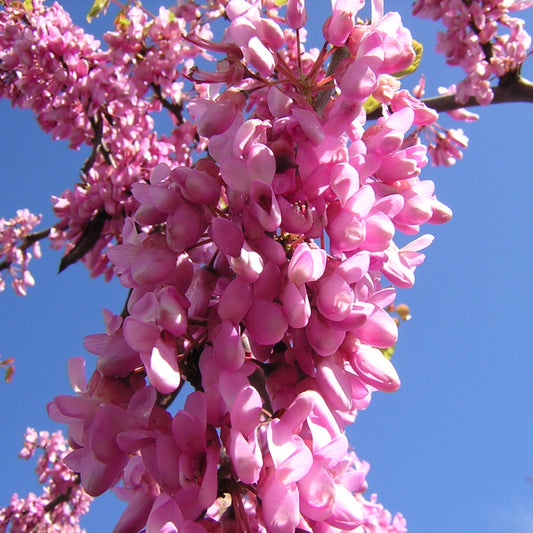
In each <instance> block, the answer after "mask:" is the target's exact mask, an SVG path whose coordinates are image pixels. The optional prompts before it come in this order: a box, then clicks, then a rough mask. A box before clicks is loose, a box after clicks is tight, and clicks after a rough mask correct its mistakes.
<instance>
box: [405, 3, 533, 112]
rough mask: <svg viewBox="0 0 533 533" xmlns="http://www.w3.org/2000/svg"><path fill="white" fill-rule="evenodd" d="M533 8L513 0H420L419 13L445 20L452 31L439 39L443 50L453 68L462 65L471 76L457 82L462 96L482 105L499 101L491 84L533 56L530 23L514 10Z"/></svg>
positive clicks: (415, 10) (460, 99) (416, 8)
mask: <svg viewBox="0 0 533 533" xmlns="http://www.w3.org/2000/svg"><path fill="white" fill-rule="evenodd" d="M531 5H533V2H530V1H518V2H510V1H508V0H472V1H468V2H467V1H463V0H445V1H436V0H417V1H416V2H415V4H414V7H413V13H414V14H415V15H417V16H419V17H423V18H431V19H433V20H438V19H440V20H441V21H442V23H443V24H444V26H445V27H446V31H445V32H440V33H439V35H438V44H437V51H438V52H440V53H442V54H444V55H445V56H446V58H447V63H448V64H449V65H458V66H460V67H461V68H463V70H464V71H465V73H466V78H465V79H464V80H463V81H461V82H460V83H459V84H457V93H456V98H457V101H458V102H461V103H466V102H467V101H468V99H469V98H470V97H474V98H475V99H476V101H477V102H478V103H479V104H481V105H487V104H490V102H491V101H492V99H493V96H494V94H493V91H492V89H491V82H493V81H495V80H498V79H501V78H503V77H505V76H506V75H507V74H509V73H515V72H517V71H518V70H519V68H520V66H521V65H522V63H523V62H524V61H525V59H526V58H527V56H528V55H529V53H530V48H531V37H530V36H529V34H528V33H527V32H526V31H525V29H524V21H523V20H521V19H519V18H516V17H512V16H510V12H512V11H518V10H521V9H525V8H527V7H530V6H531Z"/></svg>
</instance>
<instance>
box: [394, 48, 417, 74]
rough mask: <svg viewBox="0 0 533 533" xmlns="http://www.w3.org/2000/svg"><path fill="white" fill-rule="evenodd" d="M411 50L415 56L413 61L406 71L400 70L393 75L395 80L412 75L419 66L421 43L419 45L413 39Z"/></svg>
mask: <svg viewBox="0 0 533 533" xmlns="http://www.w3.org/2000/svg"><path fill="white" fill-rule="evenodd" d="M413 50H414V51H415V54H416V55H415V59H414V61H413V62H412V63H411V64H410V65H409V66H408V67H407V68H406V69H404V70H402V71H401V72H396V73H395V74H394V77H395V78H404V77H405V76H409V74H412V73H413V72H414V71H415V70H416V69H417V68H418V67H419V66H420V60H421V59H422V52H423V51H424V47H423V46H422V43H419V42H418V41H415V40H414V39H413Z"/></svg>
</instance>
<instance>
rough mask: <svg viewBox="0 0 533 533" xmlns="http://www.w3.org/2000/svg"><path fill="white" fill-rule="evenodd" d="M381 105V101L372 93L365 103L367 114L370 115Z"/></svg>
mask: <svg viewBox="0 0 533 533" xmlns="http://www.w3.org/2000/svg"><path fill="white" fill-rule="evenodd" d="M380 105H381V102H378V101H377V100H376V99H375V98H374V97H373V96H372V95H370V96H369V97H368V98H367V99H366V100H365V103H364V104H363V107H364V108H365V111H366V114H367V115H369V114H370V113H372V111H375V110H376V109H377V108H378V107H379V106H380Z"/></svg>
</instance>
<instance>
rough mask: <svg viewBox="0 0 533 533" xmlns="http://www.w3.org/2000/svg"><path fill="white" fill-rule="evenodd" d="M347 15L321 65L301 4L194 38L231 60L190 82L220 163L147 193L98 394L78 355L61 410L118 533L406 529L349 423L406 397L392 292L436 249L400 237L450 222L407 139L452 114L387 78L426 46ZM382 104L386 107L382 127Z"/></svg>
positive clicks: (80, 467) (194, 109)
mask: <svg viewBox="0 0 533 533" xmlns="http://www.w3.org/2000/svg"><path fill="white" fill-rule="evenodd" d="M271 4H272V5H271ZM355 4H357V5H355ZM361 4H362V3H361ZM332 5H333V9H332V15H331V17H330V18H329V19H328V20H327V21H326V23H325V25H324V35H325V37H326V39H327V41H326V43H325V45H324V47H323V49H322V51H321V52H319V51H310V52H305V50H304V47H303V39H302V37H303V32H301V31H300V29H301V28H302V26H303V25H304V23H305V20H306V11H305V5H304V2H303V1H302V0H295V1H291V0H289V1H288V2H287V6H286V8H284V9H285V10H284V11H283V10H277V9H276V8H275V7H274V3H271V2H266V3H265V7H268V10H263V9H262V5H261V2H258V1H246V0H230V1H229V2H227V5H226V6H225V14H226V16H227V18H228V19H229V21H230V23H229V27H228V29H227V31H226V32H225V35H224V38H223V40H222V42H213V41H209V40H206V39H204V38H203V37H202V36H201V35H198V34H197V33H192V34H190V35H187V36H186V37H185V39H186V40H187V42H193V43H195V44H196V45H197V46H199V47H200V46H201V47H204V48H205V49H206V51H207V52H209V53H218V54H222V59H221V60H220V61H219V62H218V63H217V67H216V68H217V70H216V72H212V73H209V72H208V71H199V69H197V68H192V69H191V71H190V72H189V73H188V74H187V76H188V77H189V78H191V79H193V80H196V82H197V85H196V89H197V90H196V97H195V98H193V99H191V100H190V102H189V103H188V104H186V108H187V113H188V115H189V116H190V117H191V118H192V119H193V121H194V123H195V126H196V132H197V134H198V143H199V145H201V146H204V147H205V148H206V153H205V154H200V155H198V156H197V157H195V158H194V160H190V161H189V160H188V161H186V162H183V163H182V164H179V165H170V164H169V163H168V161H166V160H165V158H162V159H160V160H159V164H157V165H156V166H154V168H153V170H152V172H151V174H150V178H149V180H145V181H144V180H140V181H137V182H135V183H133V184H132V185H131V193H132V203H134V204H135V205H136V209H135V210H134V211H132V212H131V213H127V216H126V217H125V221H124V225H123V228H122V230H121V242H120V244H118V245H116V246H114V247H112V248H110V249H109V250H108V252H107V253H108V257H109V259H110V260H111V262H112V263H113V265H114V273H115V274H116V275H117V276H118V277H119V279H120V281H121V283H122V285H124V286H125V287H127V288H128V289H130V294H129V297H128V302H127V306H126V308H125V310H124V312H123V313H122V314H121V315H115V314H113V313H112V312H110V311H104V319H105V324H106V333H102V334H96V335H90V336H88V337H87V338H86V340H85V346H86V348H87V349H88V350H89V351H90V352H92V353H93V354H95V355H96V356H97V361H96V370H95V372H94V373H93V374H92V377H91V378H90V379H89V381H88V382H86V380H85V370H84V362H83V360H82V359H81V358H75V359H73V360H72V361H71V362H70V366H69V374H70V378H71V383H72V385H73V388H74V391H75V392H76V393H77V395H76V396H66V395H63V396H58V397H57V398H56V399H55V400H54V401H53V402H52V403H50V404H49V407H48V410H49V414H50V416H51V417H52V418H53V419H54V420H56V421H59V422H62V423H66V424H68V426H69V442H70V444H71V446H72V448H73V451H72V452H71V453H70V454H69V455H68V456H67V457H66V458H65V463H66V464H67V465H68V466H69V467H70V468H71V469H72V470H73V471H75V472H79V473H80V476H81V483H82V485H83V487H84V489H85V490H86V491H87V492H88V493H89V494H91V495H93V496H97V495H100V494H102V493H103V492H105V491H107V490H109V489H112V488H114V490H115V491H116V493H117V494H118V496H119V497H120V498H122V499H123V500H125V501H127V502H128V506H127V508H126V511H125V512H124V514H123V515H122V517H121V518H120V520H119V522H118V524H117V525H116V527H115V530H114V531H115V532H124V533H126V532H127V533H132V532H133V533H135V532H139V531H141V530H143V529H144V528H145V530H146V532H147V533H154V532H158V533H159V532H163V531H164V532H171V531H174V532H177V531H179V532H180V533H202V532H206V531H208V532H211V531H213V532H220V533H222V532H225V531H235V532H247V533H251V532H264V531H266V532H268V533H293V532H294V531H302V532H313V533H337V532H340V531H350V532H354V533H355V532H360V531H367V532H372V531H387V532H397V533H400V532H404V531H405V522H404V520H403V518H402V517H401V516H400V515H398V516H396V517H395V518H394V520H393V521H392V524H391V523H390V522H391V520H392V518H391V515H390V514H389V513H388V512H386V511H385V510H384V509H383V508H382V507H380V506H379V505H378V504H376V503H375V501H373V500H371V501H370V502H367V501H366V500H364V498H363V497H362V496H361V493H362V492H364V491H365V490H366V488H367V484H366V481H365V475H366V472H367V470H368V465H366V464H365V463H361V462H359V460H357V458H356V457H355V455H354V454H353V452H351V451H350V450H349V446H348V441H347V438H346V434H345V428H346V426H347V425H348V424H351V423H353V422H354V420H355V418H356V415H357V412H358V411H359V410H360V409H365V408H366V407H367V406H368V405H369V403H370V399H371V395H372V393H373V392H375V391H378V390H379V391H385V392H392V391H395V390H397V389H398V387H399V386H400V380H399V377H398V375H397V373H396V370H395V369H394V366H393V365H392V363H391V362H390V361H389V359H387V358H386V357H385V356H384V354H383V353H382V351H384V350H388V349H390V348H391V347H392V346H394V344H395V342H396V340H397V325H396V322H395V321H394V319H393V318H392V317H391V316H390V314H389V313H388V312H387V308H389V306H390V305H391V304H392V303H393V302H394V299H395V296H396V293H395V289H394V288H393V287H392V286H391V285H390V284H394V285H396V286H398V287H402V288H408V287H411V286H412V285H413V283H414V272H415V269H416V267H417V266H418V265H420V264H421V263H422V262H423V260H424V255H423V254H422V253H420V250H421V249H423V248H425V247H426V246H428V245H429V244H430V242H431V240H432V237H431V236H430V235H423V236H421V237H418V238H416V239H414V240H412V241H411V242H410V243H408V244H407V245H405V246H398V245H397V244H396V242H395V241H394V237H395V234H396V230H398V231H401V232H403V233H405V234H408V235H416V234H418V233H419V231H420V226H421V225H422V224H424V223H432V224H441V223H444V222H447V221H448V220H449V219H450V217H451V212H450V210H449V209H448V208H447V207H446V206H444V205H443V204H442V203H440V202H439V201H438V200H437V199H436V197H435V195H434V184H433V182H431V181H428V180H422V179H420V172H421V169H422V168H423V167H424V166H425V165H426V163H427V157H426V147H425V146H424V145H422V144H421V143H417V142H413V141H412V139H411V137H410V136H409V135H408V132H409V131H410V130H411V128H413V127H414V128H416V127H420V126H427V125H430V124H432V123H433V122H434V121H435V120H436V118H437V117H436V113H435V112H433V111H431V110H430V109H428V108H427V107H425V106H424V105H423V104H422V103H421V102H420V101H419V100H418V99H417V98H415V97H414V96H413V95H411V94H410V93H409V92H408V91H406V90H403V89H401V86H400V85H399V84H396V83H393V82H392V75H393V74H395V73H398V72H401V71H403V70H404V69H406V68H408V67H409V66H410V65H411V63H412V62H413V61H414V59H415V52H414V50H413V45H412V39H411V34H410V33H409V31H408V30H407V29H406V28H405V27H404V26H403V25H402V22H401V18H400V16H399V15H398V14H397V13H387V14H384V13H383V12H382V9H381V6H380V2H377V1H376V2H373V20H372V21H371V23H368V24H362V23H360V22H359V21H358V19H357V13H358V9H359V7H361V6H360V4H359V3H354V2H344V1H343V0H338V1H336V2H333V4H332ZM328 59H330V61H331V63H332V64H335V62H337V64H336V66H335V68H334V69H331V68H328V69H326V64H327V61H328ZM331 70H333V71H331ZM209 82H212V83H211V84H210V85H209ZM322 94H323V95H325V96H326V97H325V98H323V97H322V96H321V95H322ZM371 96H372V97H373V98H374V99H377V100H378V101H379V102H381V103H383V104H386V106H384V116H383V117H382V118H380V119H378V120H377V121H376V122H375V123H373V124H367V123H366V113H365V108H364V104H365V102H367V100H368V99H369V97H371ZM389 106H390V111H389V110H388V107H389ZM186 382H188V385H189V387H192V389H194V390H193V391H192V392H191V393H190V394H189V395H188V396H187V398H186V400H185V403H184V406H183V408H182V409H180V410H178V411H177V412H174V413H173V412H171V410H170V409H169V408H170V406H171V404H172V402H173V400H174V399H175V397H176V395H177V394H178V393H179V391H180V390H182V387H183V385H184V384H185V383H186ZM379 528H380V529H379Z"/></svg>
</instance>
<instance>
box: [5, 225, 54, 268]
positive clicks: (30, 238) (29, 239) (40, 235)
mask: <svg viewBox="0 0 533 533" xmlns="http://www.w3.org/2000/svg"><path fill="white" fill-rule="evenodd" d="M50 231H52V228H46V229H43V230H41V231H37V232H35V233H30V234H29V235H26V237H24V239H23V240H22V244H21V245H20V246H19V247H18V248H19V250H20V251H21V252H24V251H25V250H27V249H28V248H29V247H30V246H31V245H33V244H35V243H36V242H38V241H41V240H42V239H46V237H48V235H50ZM11 263H12V261H8V260H7V259H6V260H5V261H2V262H1V263H0V271H1V270H6V269H7V268H9V267H10V266H11Z"/></svg>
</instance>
